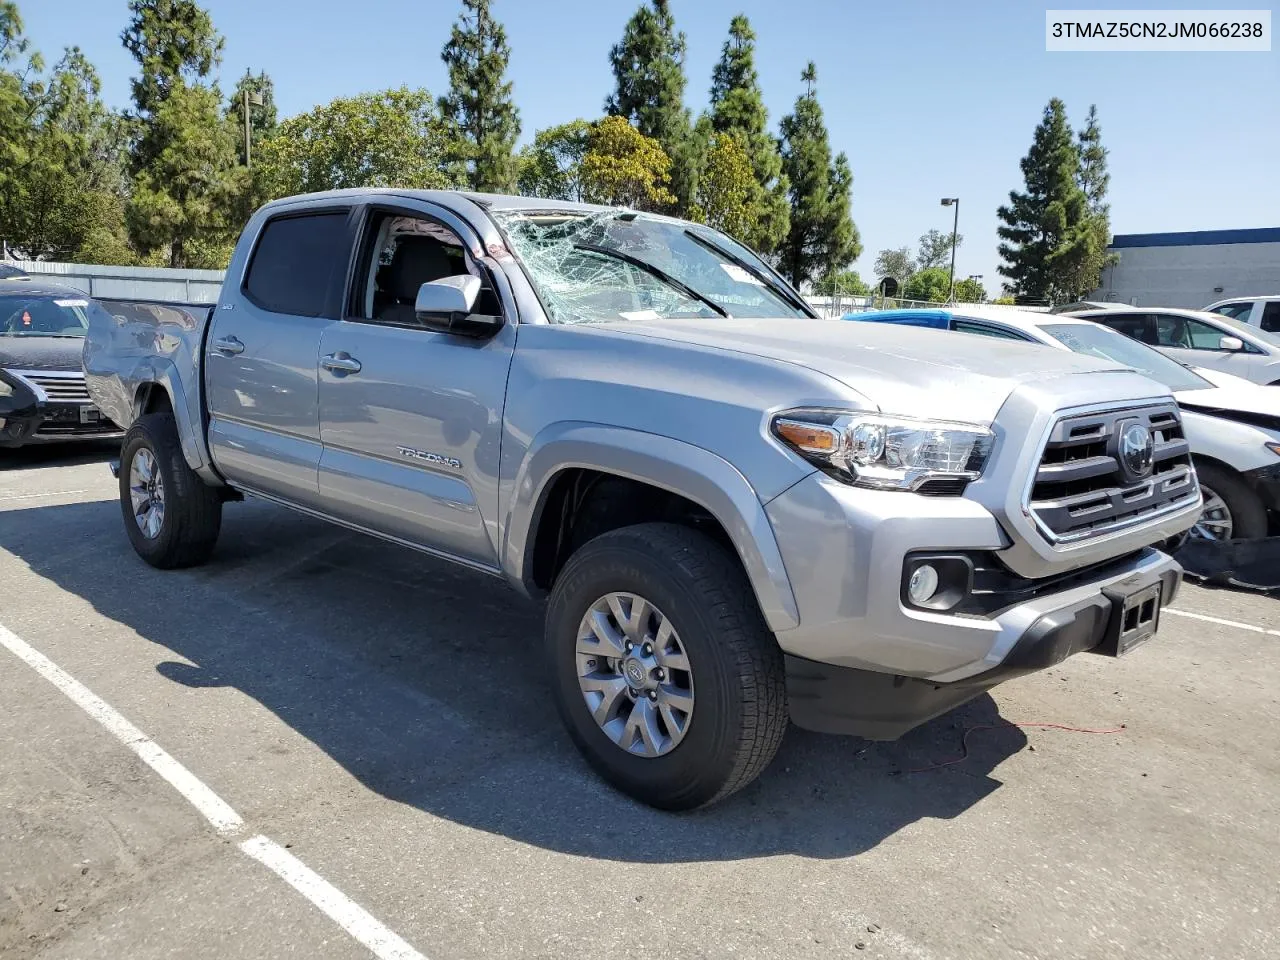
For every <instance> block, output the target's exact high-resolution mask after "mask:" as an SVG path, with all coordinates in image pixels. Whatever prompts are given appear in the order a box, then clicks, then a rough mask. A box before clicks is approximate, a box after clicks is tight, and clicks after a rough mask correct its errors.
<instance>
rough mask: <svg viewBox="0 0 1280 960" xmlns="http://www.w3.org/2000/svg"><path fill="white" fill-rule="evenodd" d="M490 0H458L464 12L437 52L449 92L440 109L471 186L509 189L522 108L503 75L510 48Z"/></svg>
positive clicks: (452, 151)
mask: <svg viewBox="0 0 1280 960" xmlns="http://www.w3.org/2000/svg"><path fill="white" fill-rule="evenodd" d="M489 4H490V0H462V13H461V14H459V15H458V20H457V22H456V23H455V24H454V25H453V33H452V34H451V35H450V37H449V41H448V42H447V43H446V44H445V45H444V50H443V52H442V53H441V54H440V58H441V59H442V60H443V61H444V63H445V66H446V67H448V68H449V93H448V94H447V95H446V96H443V97H441V98H440V113H441V115H442V116H443V117H444V119H445V121H446V123H447V124H448V125H449V129H450V134H451V142H450V156H451V158H452V159H453V161H454V162H456V163H458V164H460V166H461V168H462V170H464V171H465V173H463V174H462V175H461V176H459V177H458V179H461V180H465V182H466V183H467V184H468V185H469V186H470V187H471V188H472V189H473V190H487V191H496V192H509V191H510V190H512V189H513V188H514V187H515V183H516V173H517V169H516V158H515V153H514V151H515V144H516V140H517V138H519V136H520V112H519V111H518V110H517V109H516V105H515V103H514V102H513V101H512V99H511V82H510V81H509V80H507V79H506V70H507V61H508V60H509V59H510V58H511V50H510V48H508V46H507V34H506V31H505V30H504V29H503V27H502V24H501V23H499V22H498V21H497V20H495V19H493V16H492V15H491V14H490V12H489Z"/></svg>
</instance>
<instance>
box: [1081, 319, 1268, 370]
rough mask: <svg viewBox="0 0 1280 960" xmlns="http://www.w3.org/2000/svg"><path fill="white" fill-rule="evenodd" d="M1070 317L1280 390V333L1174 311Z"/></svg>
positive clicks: (1180, 359)
mask: <svg viewBox="0 0 1280 960" xmlns="http://www.w3.org/2000/svg"><path fill="white" fill-rule="evenodd" d="M1071 316H1073V317H1080V318H1082V319H1085V320H1093V321H1094V322H1096V323H1101V324H1104V325H1106V326H1108V327H1110V328H1111V329H1112V330H1117V331H1119V332H1120V333H1123V334H1124V335H1125V336H1128V337H1133V339H1135V340H1139V341H1141V342H1142V343H1145V344H1147V346H1150V347H1155V348H1156V349H1157V350H1159V351H1160V352H1161V353H1164V354H1168V355H1169V356H1170V357H1173V359H1175V360H1177V361H1178V362H1180V363H1187V364H1191V365H1192V366H1195V367H1212V368H1213V369H1214V370H1221V371H1222V372H1223V373H1230V374H1234V375H1235V376H1237V377H1243V378H1244V379H1245V380H1252V381H1253V382H1254V383H1257V384H1262V385H1263V386H1267V385H1270V386H1273V387H1280V333H1269V332H1268V331H1266V330H1263V329H1262V328H1261V327H1255V326H1253V325H1252V324H1249V323H1246V322H1245V321H1243V320H1238V319H1236V318H1235V317H1229V316H1227V315H1226V314H1222V313H1206V312H1204V311H1203V310H1180V309H1176V308H1174V307H1130V308H1129V309H1128V310H1125V311H1118V310H1107V311H1094V310H1081V311H1079V312H1073V313H1072V314H1071Z"/></svg>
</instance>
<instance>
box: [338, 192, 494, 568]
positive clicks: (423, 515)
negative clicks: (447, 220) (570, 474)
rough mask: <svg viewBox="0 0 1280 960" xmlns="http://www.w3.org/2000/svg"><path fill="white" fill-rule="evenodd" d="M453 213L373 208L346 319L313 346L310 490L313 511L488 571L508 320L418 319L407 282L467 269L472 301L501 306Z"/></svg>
mask: <svg viewBox="0 0 1280 960" xmlns="http://www.w3.org/2000/svg"><path fill="white" fill-rule="evenodd" d="M461 228H462V225H461V224H454V225H452V226H445V225H444V224H442V223H440V222H439V221H436V220H433V219H430V218H427V217H425V216H422V215H413V214H411V213H409V212H406V211H399V212H397V211H393V210H380V209H373V210H371V211H370V212H369V214H368V216H367V218H366V227H365V231H364V238H365V239H364V243H363V245H362V248H361V249H362V250H363V251H365V252H364V253H362V255H361V256H362V258H367V261H368V262H367V263H364V264H363V265H362V267H361V268H360V269H357V270H356V272H355V278H356V279H355V283H354V284H353V291H352V295H351V296H350V298H349V301H348V303H347V305H346V313H347V316H346V317H345V318H344V319H343V320H341V321H340V322H338V323H334V324H332V325H330V326H328V327H327V328H326V329H325V331H324V334H323V336H322V338H321V342H320V357H319V403H320V438H321V441H322V443H323V451H322V453H321V459H320V471H319V485H320V497H321V501H322V503H323V504H324V509H325V510H326V512H328V513H331V514H334V515H336V516H340V517H342V518H343V519H346V520H349V521H351V522H353V523H356V524H358V525H360V526H362V527H365V528H367V529H369V530H373V531H375V532H378V533H381V534H384V535H387V536H391V537H395V538H396V539H399V540H403V541H405V542H407V543H410V544H413V545H416V546H420V547H426V548H428V549H431V550H435V551H438V552H440V553H443V554H446V555H448V556H451V557H454V558H457V559H461V560H464V561H467V562H470V563H473V564H475V565H477V566H482V567H485V568H490V569H493V568H496V567H497V566H498V552H497V514H498V461H499V456H498V454H499V449H500V442H501V436H502V406H503V400H504V398H505V396H506V385H507V372H508V370H509V368H510V366H511V358H512V354H513V352H514V350H515V341H516V325H515V323H514V319H513V318H508V322H507V324H506V325H505V326H504V327H503V328H502V329H501V330H500V331H499V333H498V334H497V335H496V336H494V337H492V338H491V339H488V340H483V341H477V340H473V339H467V338H464V337H460V336H457V335H453V334H447V333H437V332H434V331H431V330H427V329H426V328H424V327H423V326H422V325H421V324H419V323H418V322H417V320H416V318H415V317H414V313H413V301H414V298H415V297H416V295H417V290H418V287H420V286H421V285H422V284H423V283H426V282H428V281H430V280H439V279H441V278H443V277H445V276H451V275H455V274H459V273H467V272H471V273H474V274H477V275H480V276H481V277H482V279H484V280H485V283H486V286H485V289H484V291H483V292H482V293H481V296H480V300H479V302H478V303H477V311H478V312H484V313H490V314H494V315H496V314H500V313H501V312H502V311H501V308H500V306H499V305H498V301H497V297H496V296H495V294H494V291H493V289H492V287H491V286H489V280H488V275H487V271H486V270H485V268H483V267H481V266H479V265H477V264H475V263H474V262H472V261H471V259H470V258H469V257H468V256H467V255H466V254H465V253H464V252H463V242H462V241H461V240H460V239H459V237H458V235H457V233H456V232H455V231H456V230H458V229H461Z"/></svg>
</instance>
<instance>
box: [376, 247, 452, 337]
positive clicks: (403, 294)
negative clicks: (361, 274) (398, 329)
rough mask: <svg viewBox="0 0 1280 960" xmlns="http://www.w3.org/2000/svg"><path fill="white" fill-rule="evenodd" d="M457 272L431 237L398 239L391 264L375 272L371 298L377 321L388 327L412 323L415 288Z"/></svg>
mask: <svg viewBox="0 0 1280 960" xmlns="http://www.w3.org/2000/svg"><path fill="white" fill-rule="evenodd" d="M456 272H457V270H456V269H455V267H454V263H453V258H452V257H450V256H449V250H448V248H447V247H446V246H445V245H444V244H443V243H441V242H440V241H439V240H437V239H435V238H434V237H420V236H403V237H401V238H400V239H399V241H398V242H397V243H396V250H395V253H394V254H392V256H391V262H390V263H389V264H387V266H386V267H384V268H382V269H381V270H379V271H378V277H377V283H378V287H379V288H380V289H379V291H378V292H377V293H375V295H374V303H375V304H376V314H377V318H378V319H379V320H385V321H387V322H388V323H413V322H414V321H415V317H414V312H413V304H414V301H415V300H416V299H417V297H418V288H419V287H420V286H422V285H423V284H424V283H430V282H431V281H432V280H440V279H443V278H444V277H449V276H452V275H453V274H454V273H456Z"/></svg>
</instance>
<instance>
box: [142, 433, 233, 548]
mask: <svg viewBox="0 0 1280 960" xmlns="http://www.w3.org/2000/svg"><path fill="white" fill-rule="evenodd" d="M120 510H121V512H122V513H123V515H124V526H125V531H126V533H127V534H128V536H129V542H130V543H131V544H133V549H134V550H135V551H136V552H137V554H138V556H140V557H142V559H143V560H145V561H147V563H149V564H151V565H152V566H153V567H160V568H162V569H169V568H173V567H191V566H196V565H197V564H201V563H204V562H205V561H206V560H208V559H209V556H210V554H212V553H213V547H214V544H216V543H217V541H218V530H219V528H220V527H221V526H222V498H221V496H220V495H219V493H218V491H217V490H215V489H213V488H212V487H210V486H208V485H207V484H206V483H205V482H204V481H203V480H201V479H200V478H199V477H198V476H197V475H196V473H195V471H193V470H192V469H191V468H190V467H189V466H187V461H186V459H185V458H184V457H183V456H182V447H181V445H180V444H179V442H178V427H177V422H176V421H175V420H174V417H173V414H171V413H148V414H145V415H144V416H141V417H139V418H138V419H137V420H136V421H134V424H133V426H131V427H130V428H129V431H128V433H126V434H125V438H124V444H123V445H122V447H121V449H120Z"/></svg>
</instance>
